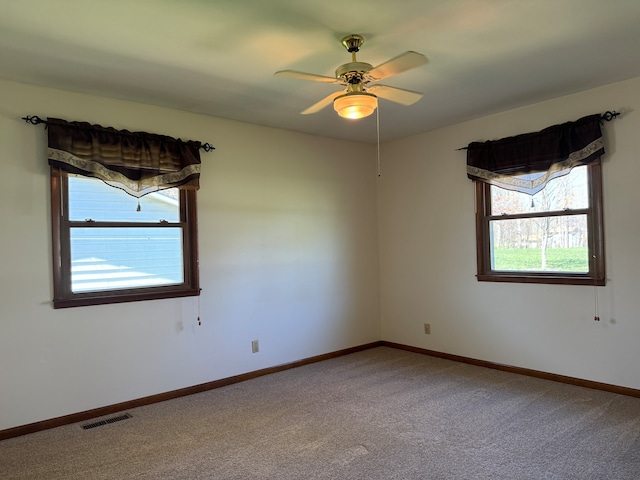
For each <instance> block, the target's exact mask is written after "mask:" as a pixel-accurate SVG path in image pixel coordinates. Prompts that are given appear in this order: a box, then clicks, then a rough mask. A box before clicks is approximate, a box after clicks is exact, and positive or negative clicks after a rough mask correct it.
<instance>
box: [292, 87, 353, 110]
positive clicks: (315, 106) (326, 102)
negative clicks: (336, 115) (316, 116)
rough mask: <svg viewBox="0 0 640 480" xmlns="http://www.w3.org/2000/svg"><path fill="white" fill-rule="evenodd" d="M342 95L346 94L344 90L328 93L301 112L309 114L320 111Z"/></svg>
mask: <svg viewBox="0 0 640 480" xmlns="http://www.w3.org/2000/svg"><path fill="white" fill-rule="evenodd" d="M340 95H344V92H343V91H342V90H338V91H337V92H333V93H332V94H331V95H327V96H326V97H324V98H323V99H322V100H320V101H319V102H317V103H314V104H313V105H311V106H310V107H309V108H307V109H306V110H303V111H302V112H300V113H301V114H302V115H309V114H310V113H316V112H319V111H320V110H322V109H323V108H325V107H328V106H329V105H331V104H332V103H333V101H334V100H335V99H336V97H339V96H340Z"/></svg>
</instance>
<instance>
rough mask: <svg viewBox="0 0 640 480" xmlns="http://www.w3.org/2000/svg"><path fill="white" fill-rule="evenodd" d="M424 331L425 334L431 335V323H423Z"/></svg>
mask: <svg viewBox="0 0 640 480" xmlns="http://www.w3.org/2000/svg"><path fill="white" fill-rule="evenodd" d="M424 333H425V334H427V335H431V324H430V323H425V324H424Z"/></svg>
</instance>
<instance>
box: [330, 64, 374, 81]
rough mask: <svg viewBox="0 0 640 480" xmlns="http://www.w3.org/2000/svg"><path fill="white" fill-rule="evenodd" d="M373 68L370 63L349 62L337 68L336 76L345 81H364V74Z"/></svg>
mask: <svg viewBox="0 0 640 480" xmlns="http://www.w3.org/2000/svg"><path fill="white" fill-rule="evenodd" d="M372 68H373V65H371V64H370V63H364V62H349V63H345V64H344V65H340V66H339V67H338V68H336V78H337V79H339V80H342V81H344V83H362V81H363V79H364V74H365V73H367V72H368V71H369V70H371V69H372Z"/></svg>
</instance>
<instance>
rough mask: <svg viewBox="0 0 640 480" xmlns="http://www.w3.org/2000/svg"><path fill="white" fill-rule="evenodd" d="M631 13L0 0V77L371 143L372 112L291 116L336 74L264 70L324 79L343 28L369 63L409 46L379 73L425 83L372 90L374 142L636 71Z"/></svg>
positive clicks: (291, 0) (504, 3)
mask: <svg viewBox="0 0 640 480" xmlns="http://www.w3.org/2000/svg"><path fill="white" fill-rule="evenodd" d="M639 23H640V1H638V0H608V1H603V0H395V1H393V0H383V1H379V0H349V1H346V0H342V1H337V0H322V1H320V0H135V1H134V0H108V1H107V0H101V1H95V0H19V1H18V0H0V76H2V77H4V78H6V79H10V80H17V81H21V82H27V83H33V84H38V85H46V86H51V87H56V88H61V89H67V90H73V91H79V92H85V93H91V94H95V95H102V96H108V97H114V98H120V99H126V100H132V101H136V102H142V103H149V104H154V105H163V106H167V107H172V108H177V109H182V110H187V111H191V112H197V113H204V114H209V115H213V116H217V117H223V118H229V119H236V120H241V121H247V122H251V123H257V124H262V125H269V126H274V127H279V128H285V129H289V130H296V131H301V132H307V133H312V134H317V135H324V136H330V137H338V138H347V139H351V140H356V141H363V142H375V140H376V119H375V115H373V116H371V117H368V118H366V119H362V120H355V121H354V120H346V119H342V118H340V117H338V116H337V115H336V113H335V112H334V111H333V109H332V108H331V107H328V108H326V109H324V110H323V111H321V112H319V113H317V114H314V115H300V114H299V112H300V111H302V110H304V109H305V108H306V107H308V106H310V105H311V104H313V103H315V102H316V101H318V100H320V99H321V98H322V97H324V96H326V95H328V94H329V93H331V92H332V91H334V90H336V89H338V88H340V87H339V86H336V85H330V84H322V83H315V82H308V81H301V80H296V79H290V78H280V77H274V75H273V74H274V72H275V71H277V70H283V69H293V70H301V71H305V72H310V73H316V74H320V75H328V76H331V75H333V72H334V70H335V68H336V67H337V66H338V65H340V64H342V63H346V62H348V61H350V54H348V53H347V52H346V50H345V49H344V47H343V46H342V45H341V44H340V39H341V38H342V37H343V36H345V35H347V34H352V33H354V34H361V35H364V36H365V39H366V40H365V43H364V45H363V47H362V49H361V51H360V53H359V54H358V60H359V61H363V62H368V63H370V64H373V65H374V66H375V65H378V64H380V63H382V62H384V61H386V60H388V59H389V58H391V57H394V56H396V55H398V54H400V53H403V52H405V51H407V50H414V51H417V52H420V53H423V54H424V55H426V56H427V57H428V58H429V63H428V64H427V65H425V66H422V67H419V68H417V69H415V70H412V71H409V72H404V73H401V74H399V75H397V76H394V77H391V78H388V79H386V80H385V81H384V83H385V84H387V85H392V86H396V87H401V88H406V89H409V90H417V91H421V92H424V97H423V98H422V99H421V100H420V101H419V102H418V103H416V104H414V105H412V106H401V105H397V104H393V103H391V102H388V101H386V100H380V109H379V110H380V135H381V141H387V140H393V139H397V138H401V137H404V136H407V135H412V134H416V133H420V132H424V131H427V130H431V129H434V128H437V127H441V126H445V125H450V124H453V123H457V122H460V121H464V120H468V119H471V118H475V117H479V116H482V115H486V114H489V113H494V112H498V111H502V110H506V109H509V108H513V107H517V106H521V105H526V104H529V103H533V102H538V101H541V100H544V99H548V98H553V97H556V96H559V95H564V94H568V93H572V92H577V91H580V90H585V89H588V88H592V87H595V86H599V85H604V84H606V83H611V82H615V81H619V80H623V79H627V78H631V77H635V76H640V48H639V47H640V27H639V26H638V25H639ZM620 107H621V106H619V105H611V106H610V108H611V109H615V108H620ZM24 113H25V114H32V115H40V116H47V114H48V112H46V111H38V112H24ZM69 120H84V119H69Z"/></svg>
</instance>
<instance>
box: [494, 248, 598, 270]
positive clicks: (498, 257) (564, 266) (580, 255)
mask: <svg viewBox="0 0 640 480" xmlns="http://www.w3.org/2000/svg"><path fill="white" fill-rule="evenodd" d="M493 254H494V270H516V271H517V270H528V271H549V272H574V273H584V272H587V271H589V253H588V250H587V247H577V248H548V249H547V268H546V269H545V270H542V268H541V260H542V252H541V250H540V249H539V248H496V249H494V252H493Z"/></svg>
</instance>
